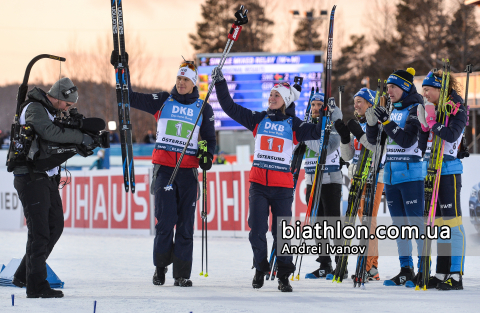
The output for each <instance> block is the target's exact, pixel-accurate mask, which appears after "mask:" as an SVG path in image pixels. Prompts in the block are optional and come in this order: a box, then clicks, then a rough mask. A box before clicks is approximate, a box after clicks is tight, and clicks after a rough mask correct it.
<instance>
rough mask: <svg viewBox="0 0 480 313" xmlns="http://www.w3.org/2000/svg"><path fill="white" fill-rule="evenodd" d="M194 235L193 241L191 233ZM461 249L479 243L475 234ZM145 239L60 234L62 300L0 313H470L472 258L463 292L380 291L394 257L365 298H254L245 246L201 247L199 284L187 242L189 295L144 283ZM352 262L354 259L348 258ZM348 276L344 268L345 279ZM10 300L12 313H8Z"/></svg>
mask: <svg viewBox="0 0 480 313" xmlns="http://www.w3.org/2000/svg"><path fill="white" fill-rule="evenodd" d="M197 235H198V233H197ZM467 240H468V241H472V242H476V243H477V244H478V243H479V242H480V237H479V236H478V235H477V234H471V235H469V237H468V238H467ZM25 242H26V231H24V230H22V231H0V264H1V263H3V264H7V263H8V262H9V261H10V259H11V258H12V257H16V258H20V257H22V255H23V253H24V250H25ZM152 246H153V237H150V236H101V235H80V234H72V233H68V232H67V233H64V234H63V236H62V237H61V239H60V241H59V242H58V244H57V246H56V247H55V249H54V251H53V253H52V255H51V256H50V259H49V260H48V263H49V265H50V266H51V268H52V269H53V270H54V271H55V272H56V274H57V275H58V276H59V277H60V279H62V280H63V281H64V282H65V288H64V289H63V292H64V293H65V297H64V298H62V299H26V295H25V289H19V288H13V287H0V312H2V313H4V312H5V313H6V312H22V313H23V312H36V313H43V312H62V313H63V312H68V313H75V312H93V301H94V300H96V301H97V312H98V313H104V312H138V313H140V312H187V313H188V312H194V313H196V312H297V311H302V312H319V311H322V312H362V311H377V312H452V311H457V312H478V300H477V299H478V298H477V297H478V296H479V294H480V257H478V256H475V257H473V256H470V257H467V258H466V271H465V272H466V275H465V276H464V282H463V283H464V288H465V290H463V291H444V292H441V291H437V290H429V291H415V290H413V289H408V288H405V287H384V286H383V285H382V281H383V279H388V278H390V277H392V276H394V275H396V274H397V273H398V271H399V265H398V258H397V257H380V260H379V271H380V275H381V278H382V281H380V282H372V283H369V284H368V285H367V289H366V290H360V289H358V288H356V289H354V288H353V287H352V284H351V280H350V279H349V280H346V281H344V283H342V284H334V283H332V282H330V281H325V280H305V279H303V277H302V279H301V280H300V281H295V282H293V283H292V286H293V288H294V291H293V293H281V292H279V291H278V290H277V282H276V281H275V282H274V281H268V282H265V285H264V287H263V288H262V289H260V290H258V291H257V290H254V289H252V287H251V280H252V277H253V275H254V271H253V270H251V269H250V268H251V264H252V253H251V249H250V244H249V242H248V239H247V238H211V239H209V251H208V252H209V277H208V278H205V277H200V276H198V273H200V270H201V263H200V257H201V238H200V237H196V238H195V244H194V264H193V272H192V281H193V287H192V288H180V287H174V286H173V279H172V277H171V268H169V272H168V273H167V281H166V283H165V285H164V286H154V285H153V284H152V282H151V280H152V275H153V272H154V267H153V265H152ZM355 259H356V258H355ZM314 260H315V258H314V257H311V256H309V257H306V258H304V260H303V266H302V273H303V274H302V276H304V274H305V273H307V272H309V271H312V270H314V269H316V266H317V264H316V262H315V261H314ZM353 270H354V262H352V261H351V262H350V266H349V272H350V273H351V272H352V271H353ZM11 294H14V295H15V300H16V301H15V306H14V307H12V306H11Z"/></svg>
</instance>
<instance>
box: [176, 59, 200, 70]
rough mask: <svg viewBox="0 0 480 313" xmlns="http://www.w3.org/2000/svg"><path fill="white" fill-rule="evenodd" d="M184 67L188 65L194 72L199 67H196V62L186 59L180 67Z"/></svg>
mask: <svg viewBox="0 0 480 313" xmlns="http://www.w3.org/2000/svg"><path fill="white" fill-rule="evenodd" d="M182 67H188V68H189V69H191V70H192V71H194V72H196V71H197V68H196V67H195V64H193V61H185V62H183V63H182V64H180V67H179V68H182Z"/></svg>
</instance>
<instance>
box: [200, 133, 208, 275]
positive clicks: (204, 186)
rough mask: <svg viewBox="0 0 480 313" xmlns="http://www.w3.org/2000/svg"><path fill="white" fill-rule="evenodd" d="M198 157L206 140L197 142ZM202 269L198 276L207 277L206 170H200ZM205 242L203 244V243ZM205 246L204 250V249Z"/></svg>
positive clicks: (202, 155)
mask: <svg viewBox="0 0 480 313" xmlns="http://www.w3.org/2000/svg"><path fill="white" fill-rule="evenodd" d="M198 151H199V153H198V158H202V157H203V158H206V157H205V154H206V153H207V142H206V141H205V140H202V141H199V142H198ZM201 218H202V271H201V272H200V276H205V277H208V257H207V236H206V234H207V171H206V170H203V172H202V213H201ZM204 243H205V244H204ZM204 248H205V250H204ZM204 251H205V272H203V260H204V258H203V255H204V253H203V252H204Z"/></svg>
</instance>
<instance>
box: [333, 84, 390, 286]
mask: <svg viewBox="0 0 480 313" xmlns="http://www.w3.org/2000/svg"><path fill="white" fill-rule="evenodd" d="M380 91H381V89H380V83H379V84H378V87H377V94H376V95H375V100H374V107H376V106H377V105H378V104H379V102H380ZM382 130H383V128H382ZM380 138H381V131H380V130H379V133H378V137H377V143H378V142H379V140H380ZM375 155H377V153H375ZM372 156H373V152H372V151H370V150H368V149H366V148H365V147H362V149H361V150H360V156H359V158H358V161H357V168H356V171H355V174H354V176H353V179H352V184H351V185H350V189H349V192H348V204H347V211H346V212H345V219H344V224H343V225H342V227H345V226H347V225H350V226H352V227H353V226H355V223H356V218H357V213H358V208H359V206H360V201H361V198H362V193H363V188H364V186H365V183H366V181H367V178H368V177H369V176H370V174H371V173H370V170H371V164H372ZM379 158H381V155H380V156H379V157H377V158H376V159H375V160H376V161H377V162H379V161H380V160H379ZM375 170H377V169H375ZM375 185H376V182H375ZM375 185H373V181H372V189H373V196H374V195H375ZM372 202H373V201H372ZM372 204H373V203H372ZM365 207H366V203H365V204H364V208H365ZM351 243H352V239H344V240H343V246H350V245H351ZM347 264H348V254H342V255H341V256H340V257H339V259H338V262H337V265H336V267H335V271H334V274H333V281H334V282H337V283H341V282H342V281H343V278H344V277H345V273H346V271H347Z"/></svg>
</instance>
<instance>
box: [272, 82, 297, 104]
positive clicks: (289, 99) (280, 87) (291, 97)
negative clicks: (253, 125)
mask: <svg viewBox="0 0 480 313" xmlns="http://www.w3.org/2000/svg"><path fill="white" fill-rule="evenodd" d="M274 90H275V91H278V93H279V94H280V95H281V96H282V98H283V101H284V102H285V107H287V108H288V107H289V106H290V104H292V103H293V102H295V101H297V100H298V98H300V91H298V90H297V89H296V88H293V86H290V84H289V83H282V84H277V85H275V86H273V88H272V90H271V91H270V92H272V91H274Z"/></svg>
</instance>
